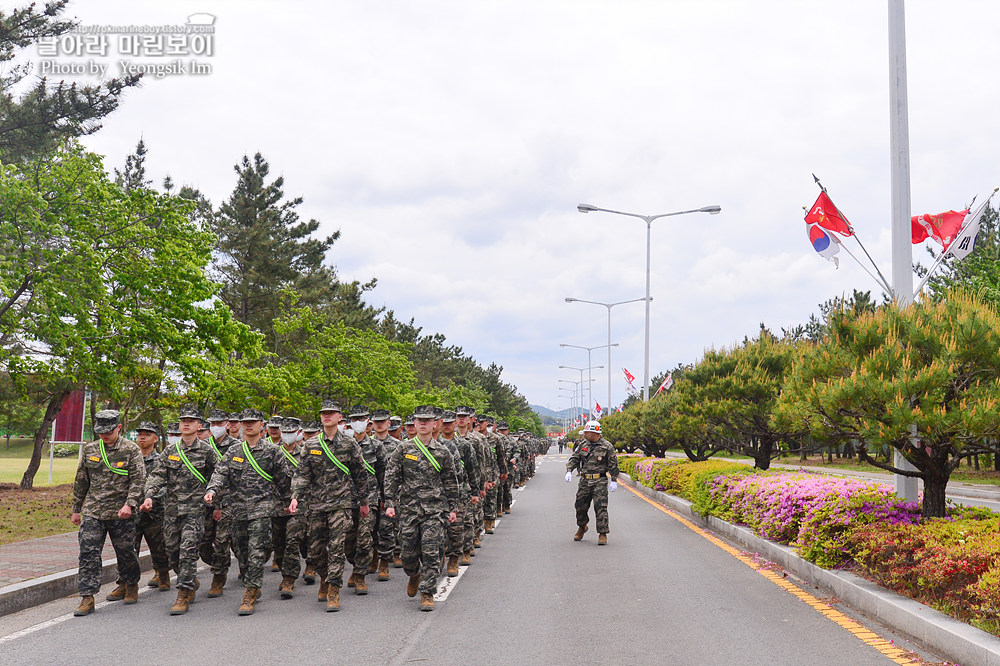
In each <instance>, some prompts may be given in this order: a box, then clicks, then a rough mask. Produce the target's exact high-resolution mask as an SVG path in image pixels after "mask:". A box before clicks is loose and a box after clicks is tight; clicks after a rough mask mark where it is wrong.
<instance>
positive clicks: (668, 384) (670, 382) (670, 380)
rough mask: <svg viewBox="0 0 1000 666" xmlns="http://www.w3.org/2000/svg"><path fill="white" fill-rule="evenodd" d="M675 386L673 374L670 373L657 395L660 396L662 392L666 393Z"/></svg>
mask: <svg viewBox="0 0 1000 666" xmlns="http://www.w3.org/2000/svg"><path fill="white" fill-rule="evenodd" d="M673 385H674V378H673V374H672V373H670V372H668V373H667V376H666V378H664V380H663V383H662V384H660V388H659V389H657V391H656V395H660V391H666V390H667V389H669V388H670V387H671V386H673Z"/></svg>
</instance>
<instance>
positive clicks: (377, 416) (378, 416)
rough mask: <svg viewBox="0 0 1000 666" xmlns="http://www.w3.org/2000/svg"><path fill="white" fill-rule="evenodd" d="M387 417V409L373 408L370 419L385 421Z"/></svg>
mask: <svg viewBox="0 0 1000 666" xmlns="http://www.w3.org/2000/svg"><path fill="white" fill-rule="evenodd" d="M388 418H389V410H388V409H373V410H372V421H385V420H387V419H388Z"/></svg>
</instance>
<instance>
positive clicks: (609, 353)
mask: <svg viewBox="0 0 1000 666" xmlns="http://www.w3.org/2000/svg"><path fill="white" fill-rule="evenodd" d="M651 300H653V299H652V298H649V297H647V298H633V299H632V300H630V301H618V302H617V303H601V302H600V301H587V300H584V299H582V298H570V297H567V298H566V302H567V303H590V304H591V305H603V306H604V307H606V308H607V309H608V344H607V348H608V404H607V409H611V347H612V346H615V347H617V346H618V345H617V344H615V345H612V344H611V308H613V307H615V306H616V305H625V304H626V303H638V302H639V301H651Z"/></svg>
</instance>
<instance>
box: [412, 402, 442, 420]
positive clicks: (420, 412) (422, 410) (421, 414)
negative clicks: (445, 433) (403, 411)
mask: <svg viewBox="0 0 1000 666" xmlns="http://www.w3.org/2000/svg"><path fill="white" fill-rule="evenodd" d="M436 418H437V414H435V413H434V407H432V406H431V405H417V407H416V409H414V410H413V419H414V420H416V419H436Z"/></svg>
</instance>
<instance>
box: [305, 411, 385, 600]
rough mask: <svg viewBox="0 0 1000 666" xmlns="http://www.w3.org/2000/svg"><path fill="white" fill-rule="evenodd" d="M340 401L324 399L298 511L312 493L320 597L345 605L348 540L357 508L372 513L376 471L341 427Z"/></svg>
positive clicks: (312, 532)
mask: <svg viewBox="0 0 1000 666" xmlns="http://www.w3.org/2000/svg"><path fill="white" fill-rule="evenodd" d="M341 415H342V412H341V409H340V404H339V403H337V402H336V401H333V400H324V401H323V403H322V406H321V407H320V420H321V422H322V424H323V430H322V432H320V433H319V435H318V436H317V438H316V440H315V441H312V440H310V442H309V446H308V447H307V448H304V449H303V452H302V460H301V462H300V464H299V467H298V469H297V470H296V471H295V478H294V480H293V481H292V501H291V503H290V505H289V508H290V509H291V511H292V513H296V512H297V510H298V503H299V500H300V499H302V498H304V497H308V500H309V506H308V514H307V516H308V522H309V540H310V542H309V559H310V560H312V561H313V562H314V563H315V566H316V571H317V573H318V574H319V576H320V581H321V582H320V588H319V595H318V598H317V601H326V610H327V611H328V612H335V611H339V610H340V588H341V586H342V584H343V578H344V558H345V541H346V537H347V531H348V530H349V529H350V527H351V521H352V513H353V510H354V509H355V508H357V509H358V516H359V517H360V518H365V517H367V516H368V504H367V503H365V504H361V505H360V506H358V504H359V499H360V500H361V502H367V498H368V485H369V479H370V475H369V473H368V470H366V469H365V465H364V459H363V458H362V456H361V449H360V447H358V444H357V442H355V441H354V439H352V438H348V437H346V436H345V435H343V433H341V432H340V431H339V428H338V424H339V422H340V418H341Z"/></svg>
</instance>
